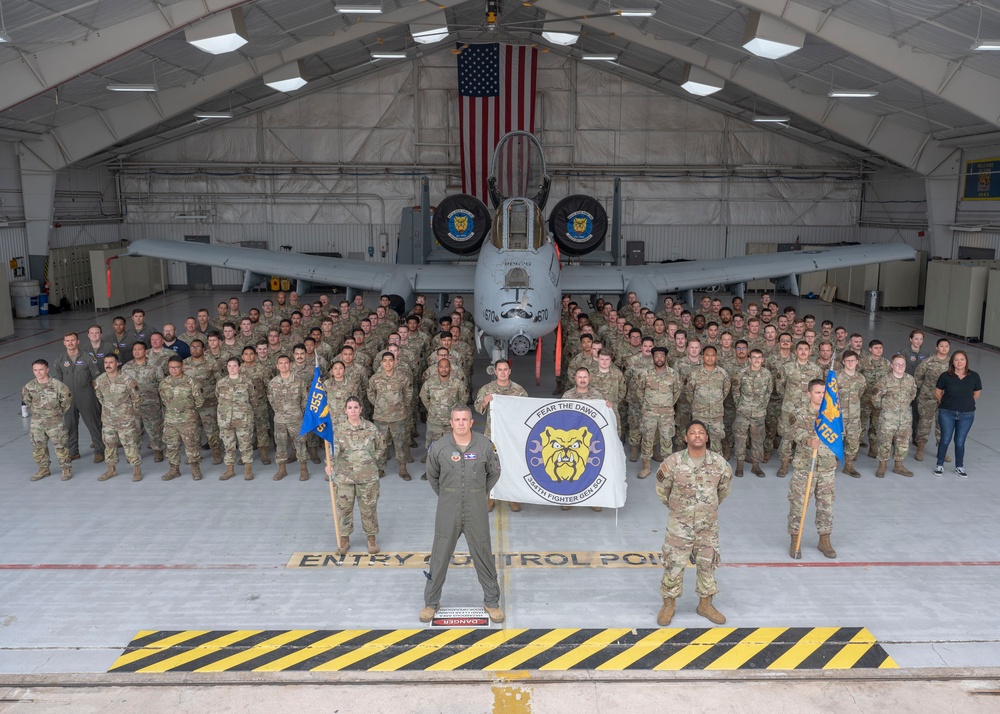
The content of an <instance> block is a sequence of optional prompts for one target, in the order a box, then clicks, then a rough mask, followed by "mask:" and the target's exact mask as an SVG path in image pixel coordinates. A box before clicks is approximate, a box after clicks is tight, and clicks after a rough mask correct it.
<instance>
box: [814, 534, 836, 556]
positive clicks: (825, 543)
mask: <svg viewBox="0 0 1000 714" xmlns="http://www.w3.org/2000/svg"><path fill="white" fill-rule="evenodd" d="M816 549H817V550H819V552H820V553H822V554H823V555H825V556H826V557H827V558H836V557H837V551H835V550H834V549H833V546H832V545H831V544H830V534H829V533H825V534H824V533H820V535H819V545H817V546H816Z"/></svg>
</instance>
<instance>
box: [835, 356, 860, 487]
mask: <svg viewBox="0 0 1000 714" xmlns="http://www.w3.org/2000/svg"><path fill="white" fill-rule="evenodd" d="M841 365H842V368H841V369H840V371H839V372H837V392H838V394H839V395H840V416H841V418H842V419H843V421H844V473H845V474H847V475H848V476H853V477H854V478H860V477H861V474H860V473H858V470H857V469H856V468H854V461H855V460H856V459H857V458H858V448H859V446H860V443H861V395H862V393H863V392H864V391H865V378H864V376H863V375H862V374H861V373H860V372H858V371H857V368H858V353H857V352H855V351H854V350H850V349H848V350H845V351H844V352H842V353H841Z"/></svg>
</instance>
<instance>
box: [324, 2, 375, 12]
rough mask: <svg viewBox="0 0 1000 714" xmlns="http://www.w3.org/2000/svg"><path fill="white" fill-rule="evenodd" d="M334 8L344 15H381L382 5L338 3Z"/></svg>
mask: <svg viewBox="0 0 1000 714" xmlns="http://www.w3.org/2000/svg"><path fill="white" fill-rule="evenodd" d="M333 7H334V9H335V10H336V11H337V12H339V13H340V14H342V15H381V14H382V5H381V4H379V5H343V4H340V3H338V4H336V5H334V6H333Z"/></svg>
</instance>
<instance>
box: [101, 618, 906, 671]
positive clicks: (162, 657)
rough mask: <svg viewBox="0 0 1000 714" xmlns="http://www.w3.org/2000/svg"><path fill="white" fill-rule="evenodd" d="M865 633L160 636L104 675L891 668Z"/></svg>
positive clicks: (142, 641) (138, 640) (135, 647)
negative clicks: (292, 671)
mask: <svg viewBox="0 0 1000 714" xmlns="http://www.w3.org/2000/svg"><path fill="white" fill-rule="evenodd" d="M895 667H896V663H895V662H894V661H893V660H892V658H891V657H889V656H888V655H887V654H886V652H885V650H884V649H882V646H881V645H880V644H878V642H876V641H875V638H874V637H873V636H872V634H871V633H870V632H869V631H868V630H867V629H866V628H864V627H759V628H754V627H712V628H694V627H690V628H683V629H677V628H660V629H641V630H633V629H626V628H609V629H574V628H560V629H502V630H490V629H478V630H470V629H449V630H432V629H425V628H422V629H414V630H181V631H173V630H164V631H146V632H140V633H138V634H137V635H136V636H135V639H133V640H132V642H130V643H129V646H128V648H126V650H125V652H124V653H123V654H122V655H121V657H119V658H118V661H117V662H115V664H114V665H113V666H112V667H111V669H110V670H109V671H111V672H282V671H290V670H300V671H304V670H308V671H314V672H337V671H368V672H396V671H404V670H411V671H412V670H422V671H452V670H480V671H483V670H503V671H506V670H512V669H537V670H550V671H560V670H571V669H582V670H627V669H633V670H682V669H686V670H737V669H741V670H765V669H766V670H790V669H864V668H873V669H874V668H883V669H884V668H895Z"/></svg>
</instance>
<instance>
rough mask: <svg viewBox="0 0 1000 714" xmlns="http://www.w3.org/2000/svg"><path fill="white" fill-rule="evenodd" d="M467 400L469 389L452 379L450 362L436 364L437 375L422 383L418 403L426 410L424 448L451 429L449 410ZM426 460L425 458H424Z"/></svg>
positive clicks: (443, 361) (463, 383) (444, 361)
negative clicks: (421, 403)
mask: <svg viewBox="0 0 1000 714" xmlns="http://www.w3.org/2000/svg"><path fill="white" fill-rule="evenodd" d="M468 399H469V388H468V387H467V386H466V384H465V382H464V381H463V380H461V379H459V378H458V377H452V374H451V362H449V361H448V360H446V359H443V360H440V361H439V362H438V364H437V373H436V374H434V375H433V376H432V377H431V378H430V379H428V380H427V381H426V382H424V386H422V387H421V388H420V401H421V402H423V405H424V407H426V408H427V434H426V447H427V449H428V450H430V448H431V444H432V443H433V442H435V441H437V440H438V439H439V438H441V436H443V435H444V434H446V433H448V432H449V431H450V429H451V427H450V426H449V424H448V422H449V421H450V420H451V409H452V407H454V406H455V405H456V404H465V403H466V401H468ZM425 458H426V457H425Z"/></svg>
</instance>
